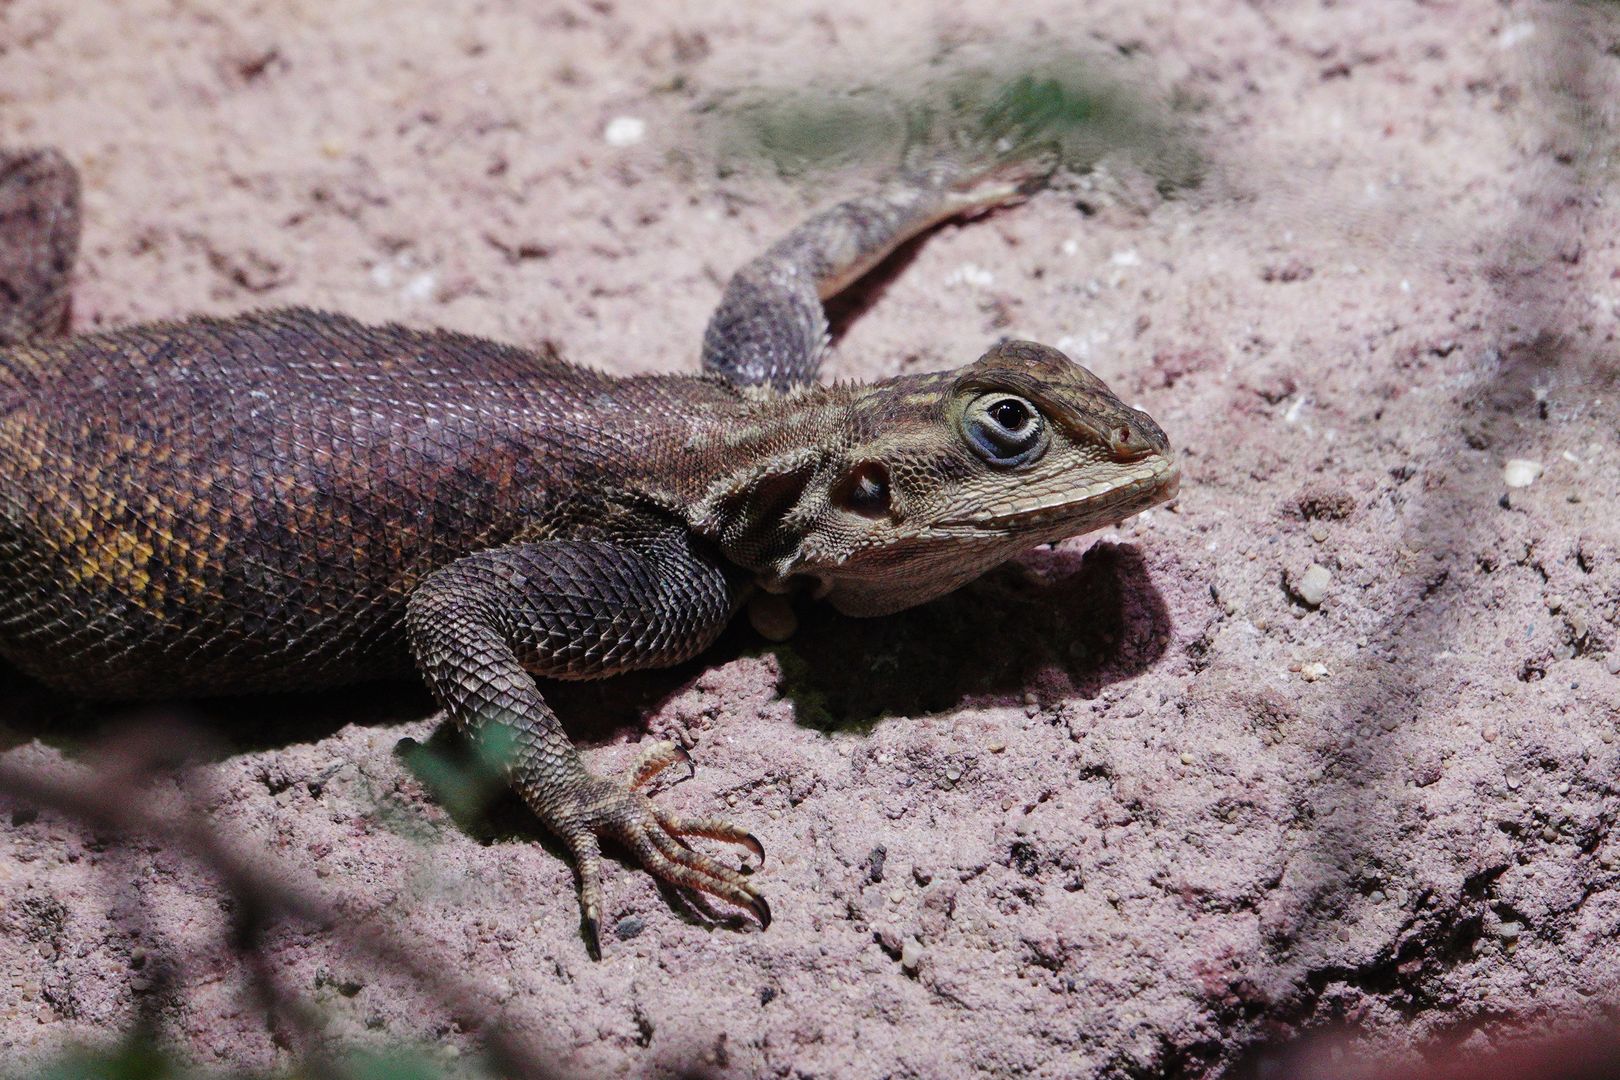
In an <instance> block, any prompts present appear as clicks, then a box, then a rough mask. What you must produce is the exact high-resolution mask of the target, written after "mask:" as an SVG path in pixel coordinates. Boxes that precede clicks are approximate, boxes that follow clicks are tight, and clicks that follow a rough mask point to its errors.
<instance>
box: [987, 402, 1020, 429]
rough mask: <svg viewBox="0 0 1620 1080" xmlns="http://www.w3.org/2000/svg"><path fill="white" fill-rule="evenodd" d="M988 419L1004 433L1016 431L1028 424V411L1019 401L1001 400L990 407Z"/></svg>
mask: <svg viewBox="0 0 1620 1080" xmlns="http://www.w3.org/2000/svg"><path fill="white" fill-rule="evenodd" d="M990 419H992V420H994V421H995V422H996V423H997V424H999V425H1000V426H1001V427H1002V428H1003V429H1004V430H1006V431H1017V430H1018V429H1020V428H1022V427H1023V426H1024V425H1025V424H1027V423H1029V410H1028V409H1026V408H1025V407H1024V403H1023V402H1021V401H1014V400H1012V399H1011V398H1003V399H1002V400H1000V401H998V402H996V403H995V404H994V405H992V406H990Z"/></svg>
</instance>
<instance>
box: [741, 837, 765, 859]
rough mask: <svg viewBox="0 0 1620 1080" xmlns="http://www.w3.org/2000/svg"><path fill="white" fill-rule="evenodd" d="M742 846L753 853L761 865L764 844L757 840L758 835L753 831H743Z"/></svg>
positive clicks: (763, 856) (763, 857)
mask: <svg viewBox="0 0 1620 1080" xmlns="http://www.w3.org/2000/svg"><path fill="white" fill-rule="evenodd" d="M743 846H744V847H746V848H747V849H748V850H749V851H752V852H753V853H754V858H756V859H758V860H759V862H760V865H761V866H763V865H764V864H765V845H764V844H761V843H760V842H759V837H757V836H755V835H754V834H753V833H745V834H744V835H743Z"/></svg>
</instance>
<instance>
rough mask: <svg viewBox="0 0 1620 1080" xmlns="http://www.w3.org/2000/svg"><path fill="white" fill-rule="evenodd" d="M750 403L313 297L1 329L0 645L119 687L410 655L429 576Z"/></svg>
mask: <svg viewBox="0 0 1620 1080" xmlns="http://www.w3.org/2000/svg"><path fill="white" fill-rule="evenodd" d="M736 401H737V397H736V395H735V393H734V392H732V391H729V390H727V389H725V388H724V387H722V386H721V385H720V384H718V383H717V382H714V381H712V380H708V379H704V378H697V377H680V376H662V377H646V378H638V379H615V378H612V377H610V376H607V375H604V374H602V373H600V372H596V371H593V370H590V369H587V368H581V367H577V366H574V365H571V364H568V363H566V362H564V361H562V360H561V359H559V358H558V357H557V356H556V355H555V354H553V353H550V352H533V351H529V350H524V349H518V348H513V347H509V346H503V345H499V344H496V343H494V342H490V341H486V340H482V339H479V338H473V337H468V336H464V335H459V334H453V333H449V332H444V331H435V332H421V331H415V330H410V329H407V328H404V327H400V326H382V327H373V326H367V325H364V324H361V323H358V322H356V321H354V320H352V319H348V318H346V317H343V316H337V315H331V314H327V313H323V312H314V311H306V310H296V309H295V310H285V311H274V312H260V313H255V314H252V315H247V316H242V317H239V318H234V319H228V320H214V319H192V320H188V321H186V322H184V323H171V324H162V325H157V326H147V327H139V328H133V329H129V330H120V331H116V332H113V333H109V334H95V335H85V336H81V337H77V338H72V339H67V340H63V341H59V342H51V343H43V344H33V345H27V346H19V347H13V348H11V349H7V350H0V653H3V654H4V655H5V656H6V657H7V658H8V659H10V660H11V661H12V662H13V663H15V664H17V666H19V667H21V668H23V669H24V670H25V671H27V672H29V673H30V674H32V675H34V676H35V677H38V678H41V679H44V680H45V681H48V682H52V683H55V684H57V685H62V686H67V687H70V688H71V689H73V690H74V691H75V692H77V693H81V694H93V695H98V696H120V697H125V696H129V697H147V696H159V695H165V694H174V693H209V692H215V691H224V690H232V691H235V690H246V689H276V688H283V687H289V686H292V685H296V686H298V687H300V688H305V687H314V686H320V685H326V684H332V683H337V682H344V681H351V680H354V679H358V678H366V677H372V676H378V675H384V674H390V673H395V672H401V673H402V672H405V671H408V670H409V668H410V659H409V655H408V652H407V650H406V648H405V642H404V636H403V629H402V626H401V618H402V614H403V610H404V603H405V598H406V596H407V595H408V593H409V591H410V589H411V587H412V586H413V585H414V584H415V582H416V581H418V580H420V579H421V578H422V577H423V576H424V575H425V574H427V573H430V572H431V571H433V570H434V569H437V568H438V567H440V566H443V565H445V564H446V563H448V562H450V561H452V560H454V559H456V558H457V557H459V556H461V555H465V554H467V553H469V552H472V551H477V550H481V549H484V548H488V547H491V546H495V545H498V544H501V543H504V542H507V541H509V540H511V539H512V538H514V537H516V536H520V535H521V536H538V535H544V534H545V532H546V530H547V529H549V528H554V527H556V526H558V525H559V524H560V523H562V522H564V521H568V520H579V519H584V518H588V517H589V516H590V515H591V514H593V513H600V512H601V510H602V507H601V506H599V505H596V504H598V503H600V502H601V500H602V499H603V498H604V497H611V496H612V494H613V493H615V492H620V491H624V490H628V489H634V488H635V487H637V485H638V484H643V483H644V482H645V483H646V484H651V483H655V482H656V481H657V479H658V478H657V477H656V476H646V475H640V476H638V475H637V474H638V472H639V473H640V474H646V473H647V472H648V471H649V470H648V464H649V462H652V463H657V462H660V461H664V462H671V463H674V462H677V461H680V460H683V459H682V457H681V450H680V447H681V445H682V444H683V443H684V442H685V441H687V432H688V431H689V429H690V428H691V426H692V425H693V424H695V423H701V422H702V419H703V417H704V416H706V415H712V414H713V413H714V411H715V410H716V409H717V408H719V407H724V406H726V405H728V404H734V403H735V402H736ZM687 464H688V466H689V465H690V462H687ZM653 471H654V472H656V471H657V470H656V469H655V470H653Z"/></svg>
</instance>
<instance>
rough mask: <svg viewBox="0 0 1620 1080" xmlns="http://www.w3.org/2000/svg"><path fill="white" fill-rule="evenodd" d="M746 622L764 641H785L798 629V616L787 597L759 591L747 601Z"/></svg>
mask: <svg viewBox="0 0 1620 1080" xmlns="http://www.w3.org/2000/svg"><path fill="white" fill-rule="evenodd" d="M748 624H749V625H750V626H752V627H753V628H754V632H755V633H757V634H758V635H759V636H760V637H762V638H764V639H765V640H766V641H786V640H788V639H789V638H791V637H792V636H793V635H794V634H795V633H796V632H797V631H798V629H799V616H798V615H796V614H795V613H794V611H793V605H792V604H790V603H788V598H787V597H785V596H778V595H776V594H775V593H759V594H757V595H756V596H755V597H754V598H753V599H752V600H750V601H748Z"/></svg>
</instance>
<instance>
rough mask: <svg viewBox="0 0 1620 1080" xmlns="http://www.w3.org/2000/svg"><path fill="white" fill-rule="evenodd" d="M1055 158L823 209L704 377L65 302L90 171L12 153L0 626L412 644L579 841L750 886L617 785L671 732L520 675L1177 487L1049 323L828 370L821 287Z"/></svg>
mask: <svg viewBox="0 0 1620 1080" xmlns="http://www.w3.org/2000/svg"><path fill="white" fill-rule="evenodd" d="M1043 179H1044V172H1043V170H1042V169H1041V168H1040V166H1039V165H1038V164H1037V162H1036V160H1035V158H1034V157H1032V156H1029V155H1025V154H1022V153H1014V154H1008V155H1004V156H1001V157H999V158H998V157H995V156H994V155H990V156H988V158H987V163H985V164H982V165H979V166H975V167H969V166H967V165H957V164H953V163H952V162H950V161H943V162H938V163H934V164H933V165H932V166H931V167H930V168H928V169H926V170H918V171H912V172H909V173H906V174H903V175H902V176H901V178H900V179H899V180H897V181H896V182H895V183H894V184H892V185H891V186H890V187H888V188H887V189H885V190H883V191H880V192H878V193H875V194H873V195H869V196H866V197H864V198H859V199H854V200H851V201H849V202H846V203H843V204H840V205H839V206H837V207H834V208H833V209H831V210H829V211H826V212H824V213H822V214H820V215H818V216H816V217H814V218H811V219H810V220H809V221H808V222H806V223H805V224H804V225H803V226H801V227H800V228H799V229H797V230H795V231H794V232H792V233H791V234H789V235H788V236H787V237H786V238H784V239H783V240H782V241H781V242H779V243H778V244H776V245H775V246H773V247H772V248H771V249H770V250H769V251H768V252H767V253H766V254H765V255H763V256H761V257H760V258H759V259H756V260H755V261H754V262H752V263H750V264H749V265H748V266H746V267H744V268H743V269H742V270H741V271H740V272H739V273H738V274H737V275H736V277H735V278H733V279H732V282H731V283H730V285H729V286H728V287H727V289H726V291H725V294H724V296H723V298H722V300H721V303H720V305H719V308H718V309H717V311H716V312H715V315H714V317H713V319H712V320H711V322H710V324H709V327H708V330H707V332H706V333H705V336H704V342H703V368H704V371H705V372H706V374H704V375H670V376H649V377H637V378H615V377H612V376H609V375H606V374H603V373H601V372H597V371H594V370H590V369H586V368H581V367H577V366H574V365H571V364H568V363H566V362H564V361H563V360H561V359H560V358H558V357H557V356H556V355H554V354H551V353H548V352H535V351H530V350H525V349H518V348H513V347H510V346H506V345H501V344H497V343H495V342H491V341H486V340H482V339H479V338H473V337H468V336H465V335H461V334H452V333H448V332H442V331H440V332H423V331H417V330H410V329H406V328H404V327H400V326H393V325H390V326H366V325H362V324H360V323H357V322H355V321H354V320H352V319H349V318H347V317H344V316H341V315H334V314H328V313H325V312H318V311H307V310H282V311H268V312H254V313H250V314H247V315H242V316H239V317H236V318H231V319H205V318H193V319H187V320H183V321H180V322H169V323H158V324H153V325H149V326H141V327H132V328H128V329H122V330H117V331H113V332H111V333H102V334H87V335H83V336H79V337H60V336H58V335H59V334H60V333H61V332H62V331H63V330H64V329H65V319H66V315H67V310H68V309H67V295H68V291H67V278H68V272H69V269H70V267H71V263H72V259H73V254H74V250H75V247H76V244H77V239H78V215H77V197H78V181H77V177H76V175H75V173H74V172H73V170H72V168H71V166H69V165H68V163H67V162H66V161H65V160H63V159H62V158H61V157H60V156H59V155H57V154H55V153H52V152H49V151H44V152H27V153H5V152H0V654H3V655H4V656H5V657H6V658H7V659H9V660H10V661H11V662H13V663H14V664H15V665H17V666H18V667H20V668H21V669H23V670H24V671H26V672H28V673H30V674H32V675H34V676H36V677H37V678H39V679H41V680H44V681H46V682H49V683H54V684H56V685H58V686H62V687H65V688H69V689H71V690H73V691H74V692H77V693H80V694H86V695H94V696H102V697H124V698H140V697H159V696H171V695H182V694H221V693H234V692H242V691H250V690H267V689H310V688H313V687H319V686H326V685H332V684H336V683H342V682H347V681H353V680H358V679H365V678H371V677H375V676H379V675H387V674H394V673H399V672H404V671H406V670H409V669H411V668H413V667H414V669H415V670H416V671H418V672H419V673H420V674H421V676H422V678H423V679H425V681H426V682H427V684H428V686H429V687H430V688H431V689H432V691H433V693H434V694H435V696H436V697H437V698H438V700H439V701H440V702H441V703H442V704H443V706H444V708H445V709H446V711H447V712H448V713H449V715H450V716H451V717H452V718H453V719H454V720H455V721H456V723H457V724H458V725H459V726H460V727H461V728H462V729H463V730H464V731H466V732H467V733H468V734H469V735H471V736H472V737H474V738H477V739H482V740H485V741H486V744H487V745H489V746H493V747H496V748H497V749H499V750H501V751H502V753H503V760H504V764H505V768H506V771H507V774H508V776H509V779H510V781H511V783H512V785H513V787H514V788H515V789H516V790H517V791H518V792H519V793H520V794H521V795H522V797H523V798H524V800H525V801H526V802H527V803H528V805H529V806H531V807H532V808H533V809H534V811H535V813H536V814H537V815H538V816H539V817H540V819H541V820H542V821H543V822H544V823H545V824H546V825H547V827H548V828H550V829H551V830H552V831H554V832H555V833H556V834H557V835H558V836H559V837H561V838H562V839H563V841H564V842H565V843H566V844H567V845H568V847H569V849H570V851H571V852H572V853H573V855H574V857H575V859H576V860H577V862H578V865H579V869H580V880H581V903H582V908H583V913H584V921H585V926H586V931H587V935H588V943H589V945H590V947H591V949H592V950H593V951H594V950H595V949H596V939H597V926H598V922H599V919H600V913H601V910H602V902H601V887H600V883H599V876H600V865H601V863H600V857H599V854H598V840H599V838H601V837H604V836H610V837H613V838H615V839H617V840H619V841H621V842H622V843H624V844H625V845H626V846H627V847H629V848H630V850H632V851H633V852H635V854H636V856H637V857H638V858H639V859H640V860H641V861H642V863H643V864H644V865H645V866H646V867H647V868H648V869H649V870H651V871H652V872H653V873H655V874H657V875H659V876H660V877H663V878H666V879H668V880H670V881H673V882H676V883H678V884H681V885H684V886H687V887H690V888H693V889H699V890H702V891H705V892H708V893H711V894H714V895H716V896H719V897H722V898H724V899H726V900H728V901H731V902H733V903H736V904H740V905H744V906H747V907H749V908H751V909H752V910H753V911H754V912H755V913H756V914H757V915H758V916H759V918H760V920H761V922H766V923H768V922H769V919H770V911H769V908H768V907H767V906H766V904H765V901H764V899H763V898H762V897H761V896H760V894H759V892H758V890H757V888H756V886H755V885H754V883H753V880H752V879H751V878H748V877H745V876H743V875H742V874H740V873H738V872H737V871H736V870H734V869H731V868H729V867H727V866H725V865H723V864H722V863H720V862H718V861H716V860H715V859H713V858H711V857H710V856H708V855H706V854H703V853H701V852H699V851H696V850H695V849H693V848H692V847H691V846H690V845H689V844H688V843H687V838H689V837H703V838H709V839H715V840H721V841H726V842H730V843H735V844H740V845H743V846H745V847H748V848H750V849H752V850H753V851H754V852H755V853H756V854H760V855H761V857H762V852H760V848H759V844H758V842H757V841H756V840H754V838H753V837H752V836H750V835H749V834H748V833H747V832H746V831H745V830H743V829H741V828H739V827H738V826H735V825H733V824H730V823H728V822H725V821H721V820H715V819H701V820H690V819H680V818H675V817H671V816H670V815H668V814H667V813H665V812H664V811H663V810H661V809H660V808H659V807H658V806H657V805H655V804H654V803H653V802H651V801H650V800H649V799H648V798H647V797H646V796H645V795H643V794H642V793H641V792H640V790H639V788H640V787H641V786H642V785H643V784H644V783H645V782H646V781H647V780H648V779H650V778H651V777H652V776H653V775H655V774H656V773H657V772H658V771H659V770H661V769H662V768H664V767H666V766H668V765H669V764H672V763H674V762H676V761H678V760H683V759H684V757H685V754H684V752H683V751H681V750H680V749H679V748H678V747H676V746H674V745H673V744H670V743H664V742H657V743H654V744H652V745H651V746H650V747H649V748H648V750H647V751H646V752H645V753H644V754H643V755H642V758H641V760H639V761H638V762H637V763H636V765H635V766H634V767H632V768H631V769H630V770H628V772H627V773H625V774H624V775H621V776H617V777H604V776H599V775H597V774H595V773H593V772H592V771H591V770H590V769H589V768H587V766H586V764H585V762H584V761H583V760H582V759H581V757H580V755H579V753H578V752H577V751H576V750H575V749H574V747H573V745H572V744H571V743H570V742H569V740H568V738H567V736H566V735H565V734H564V733H563V730H562V728H561V727H560V726H559V724H558V723H557V719H556V717H555V716H554V715H553V713H552V711H551V709H550V708H549V707H548V706H547V704H546V702H545V701H544V700H543V699H542V697H541V695H540V691H539V689H538V687H537V684H536V682H535V679H534V676H535V675H543V676H551V677H557V678H596V677H601V676H607V675H612V674H614V673H616V672H622V671H626V670H630V669H633V668H644V667H653V666H660V665H668V664H674V663H677V662H680V661H682V660H685V659H687V658H689V657H691V656H693V655H695V654H696V653H698V652H700V651H702V650H703V649H704V648H706V647H707V646H708V645H709V644H710V643H711V642H712V641H713V640H714V639H715V637H716V636H717V635H718V634H719V633H720V631H721V630H722V628H723V627H724V626H725V624H726V622H727V621H728V620H729V619H730V618H731V617H732V616H733V615H734V614H735V613H736V611H737V610H738V608H739V607H740V606H741V605H742V604H743V603H744V602H745V601H746V600H747V598H748V597H749V596H750V594H752V593H754V592H755V591H756V590H758V589H762V588H763V589H766V590H771V591H783V590H787V589H792V588H797V587H801V586H804V587H808V588H810V589H812V590H813V591H814V592H815V593H817V594H818V595H824V596H826V597H827V598H828V599H829V600H830V601H831V602H832V603H833V604H834V605H835V606H837V607H838V608H839V609H841V610H843V611H846V612H850V613H852V614H857V615H869V614H881V613H883V612H886V611H892V610H895V609H897V608H902V607H907V606H910V605H912V604H916V603H921V602H923V601H925V600H928V599H930V598H932V597H934V596H938V595H940V594H941V593H943V592H945V591H948V590H949V589H951V588H954V587H956V586H958V585H960V584H962V583H963V582H965V581H967V580H969V579H971V578H972V577H975V576H977V575H978V574H980V573H983V572H984V571H985V570H986V569H988V568H990V567H991V566H993V565H995V564H996V563H999V562H1001V561H1004V560H1005V559H1007V558H1010V557H1012V556H1013V555H1016V554H1018V553H1019V552H1020V551H1022V550H1025V549H1027V548H1029V547H1031V546H1034V545H1035V544H1039V543H1043V542H1047V541H1051V540H1056V539H1060V538H1062V537H1067V536H1072V535H1076V534H1079V533H1082V532H1085V531H1087V530H1088V529H1092V528H1096V527H1098V526H1100V525H1103V524H1106V523H1108V522H1111V521H1114V520H1117V519H1119V518H1121V517H1124V516H1127V515H1129V514H1131V513H1134V512H1136V511H1138V510H1140V509H1143V508H1144V507H1147V506H1150V505H1152V504H1154V503H1156V502H1159V501H1162V500H1164V499H1166V498H1169V497H1170V496H1171V495H1172V494H1174V491H1175V487H1176V482H1177V472H1176V466H1175V462H1174V458H1173V455H1172V454H1171V453H1170V450H1169V446H1168V443H1167V442H1166V440H1165V438H1164V434H1163V433H1162V432H1161V431H1160V430H1159V429H1158V427H1157V426H1156V425H1154V423H1153V421H1152V420H1150V419H1149V418H1148V417H1147V416H1146V415H1145V414H1143V413H1140V412H1138V411H1136V410H1134V409H1131V408H1128V407H1127V406H1125V405H1124V404H1123V403H1121V402H1120V401H1119V399H1118V398H1116V397H1115V396H1114V395H1113V394H1111V393H1110V392H1109V391H1108V390H1107V388H1106V387H1104V386H1103V385H1102V384H1101V383H1100V382H1099V381H1097V380H1096V379H1095V378H1094V377H1093V376H1092V375H1090V373H1088V372H1086V371H1085V370H1084V369H1083V368H1080V367H1078V366H1076V365H1074V364H1072V363H1071V362H1070V361H1068V360H1067V359H1066V358H1064V357H1062V356H1061V355H1060V354H1058V353H1056V352H1054V351H1053V350H1050V349H1046V348H1045V347H1043V346H1037V345H1031V344H1029V343H1019V342H1011V343H1004V344H1003V345H1000V346H997V347H996V348H994V349H992V350H991V351H990V352H989V353H987V354H986V355H985V356H984V357H983V358H981V359H980V360H979V361H977V362H976V363H974V364H971V365H968V366H967V367H965V368H963V369H960V370H959V371H957V372H949V373H939V374H929V375H914V376H904V377H899V378H895V379H890V380H886V381H884V382H880V383H877V384H873V385H870V386H851V385H839V386H813V385H811V384H812V383H813V382H814V379H815V376H816V372H817V370H818V368H819V365H820V361H821V354H822V351H823V347H824V345H825V341H826V321H825V316H824V314H823V311H822V307H821V303H822V300H823V299H825V298H826V297H828V296H830V295H831V294H833V293H834V292H836V291H837V290H838V289H840V288H842V287H843V286H844V285H845V284H847V283H849V282H850V281H851V280H853V279H854V278H855V277H857V276H859V275H860V274H861V273H863V272H864V271H865V270H867V269H869V268H870V267H871V266H872V265H874V264H875V263H876V262H877V261H878V260H879V259H881V258H882V257H883V256H884V255H885V254H887V253H888V252H890V251H892V250H893V249H894V248H895V246H896V245H898V244H899V243H901V242H903V241H904V240H905V239H907V238H908V237H910V236H913V235H915V234H916V233H918V232H920V231H922V230H923V229H926V228H928V227H929V226H931V225H933V224H934V223H936V222H938V221H941V220H943V219H945V218H948V217H950V216H952V215H955V214H959V213H962V212H965V211H969V210H976V209H981V208H984V207H989V206H995V205H999V204H1003V203H1008V202H1012V201H1016V200H1017V199H1019V198H1021V197H1022V196H1023V195H1025V194H1027V193H1028V192H1029V191H1031V190H1033V189H1034V188H1035V187H1037V186H1039V184H1040V182H1041V181H1042V180H1043Z"/></svg>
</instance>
